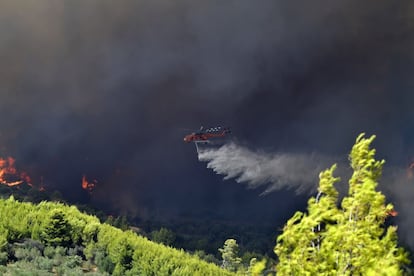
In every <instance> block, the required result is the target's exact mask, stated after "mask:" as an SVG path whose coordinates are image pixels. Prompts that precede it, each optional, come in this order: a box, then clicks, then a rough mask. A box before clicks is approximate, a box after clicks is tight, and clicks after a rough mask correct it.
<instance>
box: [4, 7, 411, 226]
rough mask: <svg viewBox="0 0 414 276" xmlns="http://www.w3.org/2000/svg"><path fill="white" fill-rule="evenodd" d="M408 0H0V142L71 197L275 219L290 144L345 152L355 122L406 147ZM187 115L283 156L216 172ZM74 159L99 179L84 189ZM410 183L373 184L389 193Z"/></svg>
mask: <svg viewBox="0 0 414 276" xmlns="http://www.w3.org/2000/svg"><path fill="white" fill-rule="evenodd" d="M413 11H414V4H413V3H412V1H385V0H384V1H383V0H379V1H375V3H373V2H370V1H364V2H361V1H328V2H327V1H319V0H318V1H306V0H303V1H270V0H269V1H267V0H264V1H259V2H257V1H248V0H230V1H201V2H200V1H192V0H177V1H168V0H151V1H149V0H148V1H109V0H107V1H93V0H89V1H80V0H79V1H76V0H67V1H64V0H62V1H53V0H24V1H23V0H3V1H1V2H0V61H1V62H0V96H1V98H0V110H1V115H2V116H0V150H1V152H2V155H4V156H6V155H11V156H14V157H15V158H16V160H17V161H16V165H17V166H19V167H20V168H24V169H26V170H28V171H29V172H30V173H31V175H32V176H33V179H34V182H36V179H38V181H40V179H41V177H43V182H44V183H43V184H44V185H46V187H50V188H51V189H52V188H57V189H60V190H61V191H62V193H63V196H64V197H65V198H67V199H69V200H71V201H81V202H92V203H94V204H96V205H98V206H105V208H108V209H109V210H111V209H112V210H114V209H116V210H122V211H124V212H125V211H126V212H130V213H134V214H137V215H140V216H150V217H151V216H157V217H160V218H166V217H170V216H176V217H185V216H198V217H200V216H209V217H215V218H221V219H240V220H243V221H253V218H254V219H262V218H265V220H264V221H268V222H269V223H273V222H274V221H281V222H282V221H283V220H284V219H286V218H287V217H289V216H290V215H291V214H292V212H293V210H294V209H296V208H299V207H303V206H304V205H305V204H306V198H307V197H308V196H309V194H306V193H305V194H303V193H302V194H299V195H296V194H295V190H297V187H302V186H300V185H302V183H296V184H292V185H293V186H290V183H285V182H289V181H290V180H291V179H292V178H291V177H288V176H287V175H284V176H283V177H282V178H281V179H282V180H280V177H281V175H282V174H283V172H285V173H286V172H289V174H290V173H292V174H293V173H294V172H293V171H294V168H292V165H291V164H294V163H295V162H294V161H292V160H294V159H292V158H295V157H298V156H299V157H301V158H302V157H303V158H305V159H303V158H302V159H301V160H302V161H300V162H301V163H300V166H299V167H300V168H302V167H303V168H304V169H303V170H301V171H300V172H301V173H303V172H306V173H308V172H314V171H315V170H314V168H318V169H319V167H318V166H316V165H320V164H322V165H323V166H325V163H328V164H326V166H330V163H329V162H326V160H334V161H336V160H338V156H339V157H342V158H343V160H346V156H347V154H348V152H349V150H350V148H351V146H352V144H353V142H354V141H355V138H356V136H357V135H358V134H359V133H360V132H362V131H364V132H366V133H367V134H368V135H370V134H376V135H377V137H378V138H377V140H376V142H375V146H376V148H377V149H378V154H379V156H380V157H381V158H385V159H386V160H387V162H388V163H387V164H388V165H389V166H390V167H393V168H401V169H405V167H406V166H407V165H408V164H409V163H410V162H411V161H412V160H413V159H412V158H413V156H414V142H413V141H414V140H413V138H414V131H413V127H414V126H413V121H414V109H413V108H412V107H413V106H414V94H413V91H412V90H413V88H414V78H413V72H414V12H413ZM200 125H203V126H215V125H223V126H230V127H231V128H232V130H233V134H232V140H236V141H237V143H233V142H231V143H233V144H231V143H230V144H229V145H228V146H229V147H230V148H231V147H233V148H235V147H238V146H240V148H237V149H235V150H241V151H242V152H244V153H246V152H247V153H252V154H256V155H255V156H256V157H257V158H258V159H256V160H261V161H260V162H262V163H266V164H267V165H266V170H267V171H272V169H271V166H272V164H274V165H275V166H276V165H277V164H279V163H278V162H282V161H280V160H279V161H278V162H275V163H271V164H270V165H269V164H268V163H267V162H266V160H267V159H266V158H268V160H273V162H274V159H272V158H275V157H278V156H279V157H280V156H287V159H286V160H288V163H289V164H290V165H286V166H287V167H286V168H287V169H286V170H282V169H281V168H280V167H278V169H277V170H276V171H277V172H278V173H279V174H278V173H273V175H272V176H271V177H273V178H267V179H264V180H263V179H262V180H261V181H262V182H263V181H264V182H269V183H270V186H266V185H262V184H260V185H254V184H255V183H256V182H254V181H253V182H252V181H251V179H249V177H250V176H247V178H245V179H244V180H245V182H246V183H243V178H241V180H242V181H239V182H242V183H237V182H236V181H235V180H234V179H232V176H230V177H228V178H230V179H228V180H223V175H216V174H215V173H214V171H213V170H211V169H209V168H207V166H208V165H209V166H210V168H212V169H215V171H216V172H218V173H222V174H224V175H227V176H228V174H227V173H226V172H223V171H221V172H220V171H219V169H217V168H215V167H214V164H213V165H211V162H210V163H209V162H208V160H212V159H211V158H210V159H208V157H206V158H207V159H204V161H207V162H199V160H198V156H197V153H196V151H195V147H194V146H193V145H191V144H185V143H183V140H182V139H183V136H184V135H186V134H188V133H189V132H192V131H193V130H195V129H198V128H199V127H200ZM236 145H238V146H236ZM261 154H262V155H261ZM246 156H247V155H246ZM260 156H262V157H260ZM292 156H293V157H292ZM306 156H310V157H312V158H311V159H310V160H312V162H311V163H312V164H311V165H312V166H316V167H309V168H308V167H306V166H305V165H304V164H305V163H306V162H305V161H306V160H307V159H306ZM318 156H320V157H321V160H315V158H316V159H317V157H318ZM289 158H290V159H289ZM283 160H284V159H283ZM304 160H305V161H304ZM262 163H261V164H262ZM304 166H305V167H306V168H305V167H304ZM282 168H285V167H283V166H282ZM238 170H239V174H238V175H236V176H240V172H242V171H243V170H249V169H248V168H247V169H246V168H245V167H239V168H238ZM240 170H241V171H240ZM292 170H293V171H292ZM236 172H237V171H236ZM84 174H85V175H86V176H87V177H89V178H91V179H97V181H98V184H97V187H96V189H95V191H94V192H93V194H92V195H91V196H90V195H87V193H86V192H85V191H82V190H81V179H82V175H84ZM245 177H246V176H245ZM301 177H302V176H301ZM301 177H299V178H297V177H296V178H295V177H293V182H298V181H299V182H303V178H301ZM305 179H306V178H305ZM308 179H310V180H311V181H310V182H309V183H314V185H316V182H315V181H316V179H317V174H315V175H309V177H308ZM236 180H237V179H236ZM239 180H240V178H239ZM278 181H279V182H280V181H282V182H284V183H282V184H278V185H279V186H277V188H276V189H273V190H272V192H271V193H268V194H267V195H265V196H260V194H262V193H263V192H264V191H265V190H266V188H269V187H272V186H271V185H272V183H273V184H274V183H276V182H278ZM312 181H313V182H312ZM249 183H250V184H249ZM249 185H250V186H249ZM252 185H253V186H252ZM298 185H299V186H298ZM309 185H311V184H309ZM384 185H385V186H386V185H393V183H388V184H384ZM410 185H411V186H410ZM257 186H259V187H257ZM412 186H414V183H408V184H407V186H404V185H399V186H398V187H396V189H392V187H390V186H387V187H386V188H385V190H387V189H388V190H390V191H393V192H394V195H391V194H390V195H389V196H390V197H393V198H395V199H399V200H400V199H401V198H402V197H399V196H396V194H397V195H404V196H405V197H407V193H408V194H410V193H411V194H413V195H414V191H412V190H413V187H412ZM249 187H250V188H251V187H257V189H248V188H249ZM273 187H274V186H273ZM404 189H411V190H410V191H411V192H408V191H407V192H406V191H405V190H404ZM405 197H404V198H405ZM413 197H414V196H413ZM401 200H402V199H401ZM412 201H413V198H408V199H406V198H405V199H404V202H412ZM397 205H398V204H397ZM400 205H401V206H403V205H404V204H403V203H401V204H400ZM298 206H299V207H298ZM404 208H405V207H404ZM406 209H407V210H408V209H409V208H406ZM403 214H404V212H403ZM405 216H408V213H406V214H405ZM262 221H263V220H262ZM407 225H411V224H410V223H408V224H407ZM412 225H414V222H413V223H412Z"/></svg>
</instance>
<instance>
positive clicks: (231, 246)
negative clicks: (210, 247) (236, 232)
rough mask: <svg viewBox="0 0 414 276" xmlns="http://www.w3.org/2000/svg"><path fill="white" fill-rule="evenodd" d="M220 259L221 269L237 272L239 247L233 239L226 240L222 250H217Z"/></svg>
mask: <svg viewBox="0 0 414 276" xmlns="http://www.w3.org/2000/svg"><path fill="white" fill-rule="evenodd" d="M219 252H220V253H221V258H222V259H223V262H222V267H223V268H225V269H227V270H229V271H237V269H238V268H239V266H240V263H241V258H240V257H238V253H239V245H238V244H237V241H236V240H235V239H227V240H226V241H225V242H224V246H223V248H219Z"/></svg>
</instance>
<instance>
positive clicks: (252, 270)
mask: <svg viewBox="0 0 414 276" xmlns="http://www.w3.org/2000/svg"><path fill="white" fill-rule="evenodd" d="M265 269H266V259H263V260H261V261H257V259H256V258H253V259H251V260H250V265H249V269H248V274H249V275H252V276H259V275H263V273H264V271H265Z"/></svg>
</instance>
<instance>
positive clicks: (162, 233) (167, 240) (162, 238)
mask: <svg viewBox="0 0 414 276" xmlns="http://www.w3.org/2000/svg"><path fill="white" fill-rule="evenodd" d="M175 238H176V236H175V234H174V232H173V231H171V230H168V229H167V228H164V227H162V228H161V229H160V230H158V231H152V232H151V240H152V241H155V242H157V243H162V244H164V245H169V246H172V245H173V244H174V241H175Z"/></svg>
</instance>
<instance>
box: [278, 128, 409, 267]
mask: <svg viewBox="0 0 414 276" xmlns="http://www.w3.org/2000/svg"><path fill="white" fill-rule="evenodd" d="M374 138H375V136H372V137H370V138H369V139H366V138H364V136H363V135H360V136H359V137H358V138H357V140H356V143H355V145H354V147H353V148H352V151H351V154H350V156H349V159H350V163H351V167H352V169H353V170H354V172H353V175H352V177H351V179H350V180H349V192H348V195H347V196H346V197H344V198H343V200H342V204H341V208H339V207H338V206H337V201H338V192H337V191H336V189H335V187H334V184H335V183H336V182H338V181H339V179H338V178H335V177H334V176H333V172H334V170H335V168H336V166H335V165H334V166H332V167H331V168H330V169H328V170H326V171H324V172H322V173H321V174H320V182H319V188H318V195H317V196H316V197H315V198H311V199H310V200H309V202H308V212H307V213H301V212H297V213H295V214H294V216H293V217H292V218H291V219H290V220H289V221H288V222H287V224H286V225H285V227H284V229H283V233H282V234H281V235H279V236H278V238H277V244H276V247H275V253H276V254H277V255H278V257H279V264H278V265H277V271H278V273H280V274H282V275H322V274H323V275H338V274H339V275H401V274H402V270H401V267H402V265H403V264H404V263H407V262H408V259H407V254H406V253H405V252H404V250H403V249H402V248H398V245H397V234H396V227H394V226H389V227H386V226H385V225H384V221H385V220H386V217H387V214H388V213H389V212H390V211H391V210H392V209H393V206H392V205H391V204H386V203H385V196H384V195H383V194H382V193H381V192H379V191H377V190H376V187H377V185H378V180H379V178H380V176H381V172H382V166H383V164H384V161H383V160H382V161H377V160H375V150H374V149H370V145H371V143H372V141H373V140H374Z"/></svg>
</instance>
